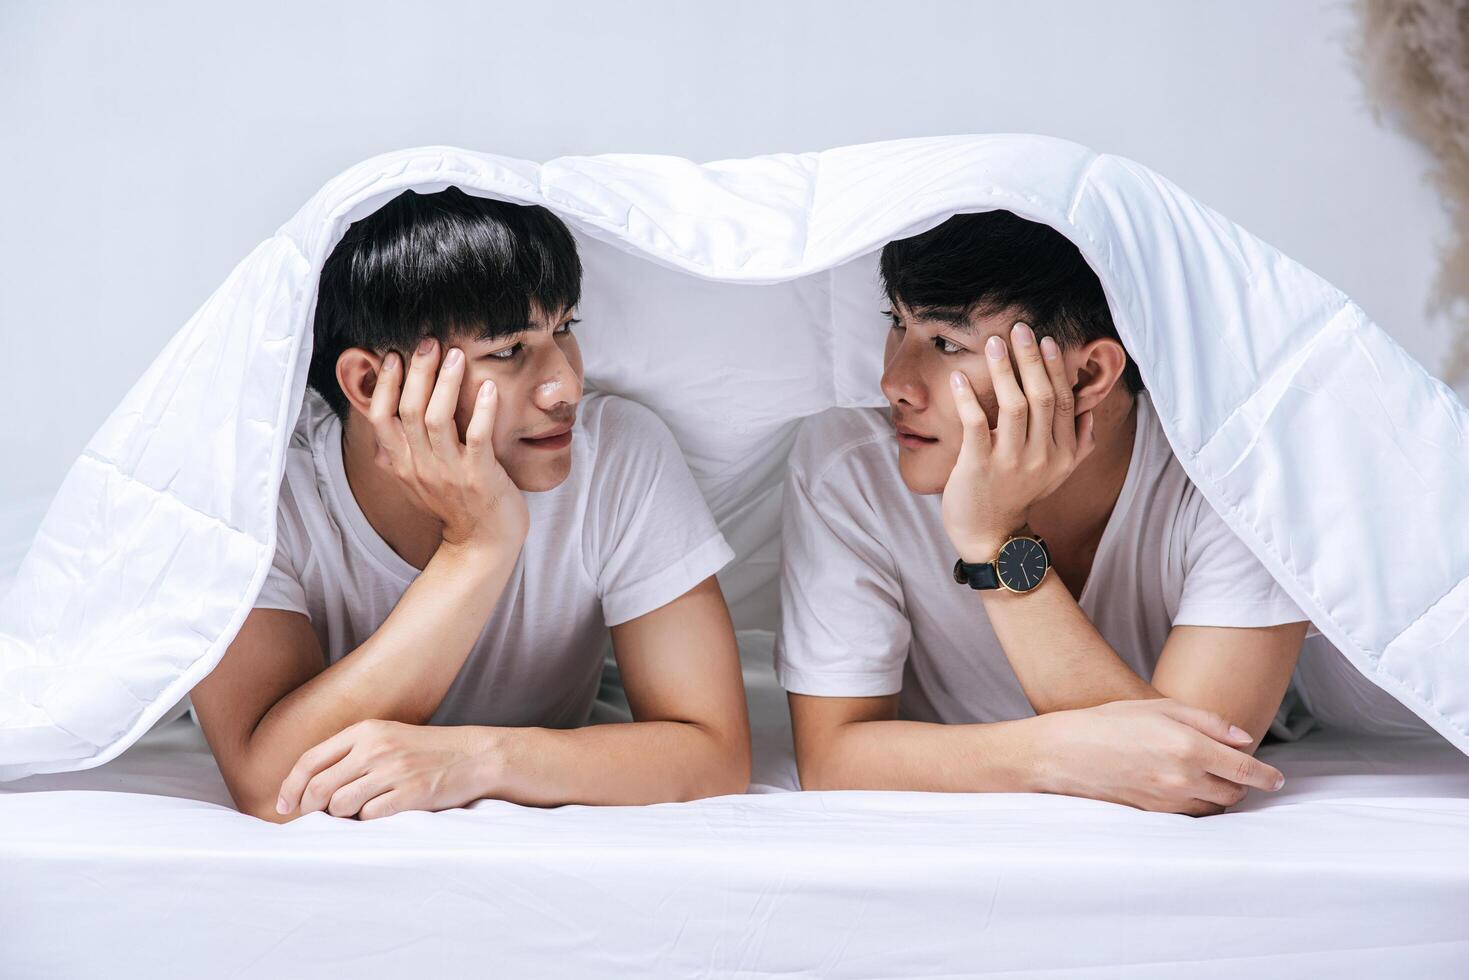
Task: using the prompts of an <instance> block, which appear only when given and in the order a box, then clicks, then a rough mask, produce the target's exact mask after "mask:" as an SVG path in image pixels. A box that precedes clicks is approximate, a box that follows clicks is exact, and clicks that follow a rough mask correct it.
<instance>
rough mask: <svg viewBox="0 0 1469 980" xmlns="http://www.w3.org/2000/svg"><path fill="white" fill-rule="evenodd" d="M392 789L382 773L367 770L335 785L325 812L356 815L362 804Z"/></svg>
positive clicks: (338, 815)
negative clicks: (335, 788) (335, 787)
mask: <svg viewBox="0 0 1469 980" xmlns="http://www.w3.org/2000/svg"><path fill="white" fill-rule="evenodd" d="M390 789H392V786H391V785H389V783H388V780H387V779H386V778H385V777H384V776H383V774H382V773H381V772H379V771H376V770H368V771H366V772H364V773H362V775H360V776H358V777H357V778H356V779H354V780H352V781H351V782H348V783H344V784H343V785H341V786H339V787H337V790H336V792H334V793H332V795H331V797H330V798H329V799H328V800H327V804H326V812H327V813H330V814H331V815H332V816H334V817H352V816H356V815H357V813H358V811H360V810H361V809H362V804H364V803H366V802H367V801H368V800H370V799H372V798H373V797H374V796H380V795H382V794H383V793H385V792H387V791H388V790H390Z"/></svg>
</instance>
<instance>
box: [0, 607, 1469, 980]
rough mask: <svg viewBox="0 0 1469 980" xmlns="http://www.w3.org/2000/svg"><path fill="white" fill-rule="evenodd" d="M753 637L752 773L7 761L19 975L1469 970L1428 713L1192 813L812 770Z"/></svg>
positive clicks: (7, 877)
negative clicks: (457, 804)
mask: <svg viewBox="0 0 1469 980" xmlns="http://www.w3.org/2000/svg"><path fill="white" fill-rule="evenodd" d="M742 639H743V640H744V641H745V647H746V654H747V662H748V664H749V665H750V666H749V670H748V674H749V676H748V678H747V681H748V683H749V686H750V693H751V706H752V714H753V717H754V721H755V728H756V742H757V756H758V758H757V766H756V776H755V779H756V782H757V785H756V786H754V787H753V789H754V790H755V791H756V792H754V793H752V794H749V795H744V796H726V797H719V798H716V799H711V800H703V801H699V802H695V803H679V804H666V805H661V806H650V807H600V808H599V807H585V806H568V807H562V808H559V809H554V810H542V809H536V808H532V807H521V806H516V805H514V804H510V803H504V802H499V801H489V800H483V801H480V802H478V803H476V804H474V805H473V806H470V807H468V808H466V809H462V810H453V811H447V812H444V813H439V814H428V813H407V814H400V815H398V816H394V817H389V818H387V819H384V820H378V821H365V822H359V821H354V820H342V819H339V818H335V817H330V816H326V815H324V814H313V815H311V816H309V817H305V818H303V819H301V820H298V821H296V822H293V823H290V824H286V825H276V824H271V823H267V822H264V821H260V820H257V819H255V818H253V817H248V816H244V815H241V814H239V813H237V812H235V811H234V809H233V808H232V807H231V806H230V805H229V796H228V794H227V793H226V791H225V788H224V784H223V782H222V781H221V779H220V776H219V773H218V770H217V769H216V768H215V765H214V762H213V760H212V758H211V756H210V754H209V751H208V748H207V746H206V745H205V744H204V741H203V738H202V736H201V735H200V733H199V730H198V729H197V728H196V727H195V726H194V725H193V723H192V722H190V721H189V720H188V719H187V718H184V719H181V720H179V721H176V722H173V723H170V724H168V725H165V726H163V727H161V728H158V729H155V730H154V731H152V732H151V733H149V734H148V735H146V736H145V737H144V738H143V739H142V740H141V741H140V742H139V743H138V744H137V745H135V746H134V747H133V748H132V749H130V750H129V751H128V752H126V753H124V754H123V755H122V756H120V757H119V758H117V759H115V760H113V761H112V762H110V763H108V764H106V765H103V766H101V767H98V768H96V769H91V770H86V771H82V772H74V773H63V774H56V775H41V776H32V777H29V778H26V779H22V780H18V781H15V782H10V783H5V784H0V868H3V869H4V871H3V879H0V881H3V886H0V975H4V976H6V977H58V976H101V975H109V976H149V977H168V976H185V975H187V976H200V975H206V976H218V977H224V976H235V975H248V976H280V977H293V976H306V975H309V974H312V973H316V972H324V973H325V974H326V975H329V976H349V975H350V976H353V977H376V976H385V977H386V976H392V977H399V976H403V975H405V974H406V975H414V976H435V975H452V974H454V973H460V972H467V973H471V974H475V975H479V974H486V973H488V974H493V975H502V976H549V977H575V976H631V977H646V976H650V975H678V976H709V975H729V974H737V975H745V976H771V975H782V976H820V977H876V976H894V975H905V976H917V977H941V976H956V975H965V976H969V975H985V976H1025V977H1094V976H1116V975H1118V974H1119V973H1125V975H1127V976H1135V977H1178V976H1185V975H1186V976H1190V977H1215V976H1218V977H1239V976H1245V975H1248V976H1250V977H1252V978H1264V977H1292V978H1299V977H1303V976H1306V977H1324V976H1338V975H1339V976H1352V977H1357V976H1368V975H1382V976H1395V977H1402V976H1413V977H1431V976H1442V977H1462V976H1464V975H1465V972H1466V965H1469V758H1466V757H1465V756H1464V755H1463V754H1462V753H1461V752H1459V751H1458V750H1456V749H1455V748H1454V747H1453V746H1452V745H1450V744H1449V743H1447V742H1445V741H1443V740H1442V739H1440V738H1439V737H1438V736H1436V735H1426V736H1423V737H1420V738H1403V739H1384V738H1365V737H1362V736H1345V735H1334V734H1332V733H1328V732H1321V731H1317V732H1314V733H1312V734H1311V735H1308V736H1307V737H1306V738H1305V739H1303V740H1302V741H1300V742H1297V743H1281V744H1275V745H1270V746H1267V747H1265V748H1264V749H1262V750H1261V752H1260V755H1261V757H1262V758H1265V759H1268V760H1270V761H1271V762H1272V763H1274V764H1275V765H1277V766H1279V767H1280V768H1281V769H1282V770H1284V772H1285V773H1286V776H1287V783H1286V787H1285V788H1284V789H1283V790H1281V791H1280V792H1279V793H1277V794H1274V795H1262V794H1256V793H1252V794H1251V796H1249V797H1247V798H1246V800H1245V801H1244V802H1243V803H1242V804H1241V805H1240V806H1239V807H1237V808H1236V809H1235V810H1234V811H1233V812H1230V813H1227V814H1224V815H1221V816H1216V817H1206V818H1202V819H1195V818H1190V817H1184V816H1176V815H1169V814H1155V813H1145V812H1142V811H1138V810H1133V809H1129V808H1127V807H1122V806H1118V805H1114V804H1108V803H1098V802H1094V801H1089V800H1081V799H1072V798H1067V797H1060V796H1045V795H1025V794H962V795H960V794H954V795H950V794H930V793H877V792H820V793H791V792H785V791H784V790H785V789H786V788H789V787H791V786H793V785H794V783H793V778H792V777H793V768H794V767H793V764H792V762H791V755H790V744H789V729H788V727H787V725H786V715H785V706H784V698H783V697H782V695H781V693H780V692H779V691H778V690H777V688H776V686H775V683H774V678H773V676H772V674H771V671H770V670H769V667H768V659H767V658H768V647H769V643H768V636H761V635H750V634H746V635H745V636H744V637H742ZM614 715H615V712H613V711H607V712H604V716H605V717H612V716H614ZM1123 967H1126V969H1125V970H1124V969H1123Z"/></svg>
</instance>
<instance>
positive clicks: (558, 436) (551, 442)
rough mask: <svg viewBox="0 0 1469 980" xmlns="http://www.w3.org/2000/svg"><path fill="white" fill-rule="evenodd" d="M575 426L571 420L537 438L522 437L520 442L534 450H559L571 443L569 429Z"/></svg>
mask: <svg viewBox="0 0 1469 980" xmlns="http://www.w3.org/2000/svg"><path fill="white" fill-rule="evenodd" d="M575 424H576V423H575V420H572V421H571V422H568V423H566V424H565V425H560V426H557V427H556V428H554V429H551V430H550V431H549V432H543V433H541V434H540V435H538V436H523V437H522V438H521V440H520V441H521V442H523V443H525V444H526V445H527V446H531V447H534V448H536V449H561V448H562V447H564V446H566V445H568V444H569V443H570V442H571V427H572V426H573V425H575Z"/></svg>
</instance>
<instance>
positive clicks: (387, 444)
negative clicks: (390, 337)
mask: <svg viewBox="0 0 1469 980" xmlns="http://www.w3.org/2000/svg"><path fill="white" fill-rule="evenodd" d="M402 390H403V358H402V357H401V356H400V355H399V354H398V352H397V351H395V350H392V351H388V353H387V355H386V356H385V357H383V360H382V366H381V367H379V368H378V372H377V382H376V383H375V384H374V385H373V389H372V401H371V403H370V404H369V405H368V408H367V419H368V421H369V422H371V423H372V432H373V435H374V436H376V437H377V444H378V448H379V449H380V450H381V451H382V452H383V454H384V455H385V456H386V457H387V459H388V461H389V462H392V461H394V460H397V459H400V458H402V455H403V453H404V451H405V450H406V449H407V443H406V442H405V441H404V439H403V423H402V422H400V421H399V420H398V400H399V398H400V397H401V392H402Z"/></svg>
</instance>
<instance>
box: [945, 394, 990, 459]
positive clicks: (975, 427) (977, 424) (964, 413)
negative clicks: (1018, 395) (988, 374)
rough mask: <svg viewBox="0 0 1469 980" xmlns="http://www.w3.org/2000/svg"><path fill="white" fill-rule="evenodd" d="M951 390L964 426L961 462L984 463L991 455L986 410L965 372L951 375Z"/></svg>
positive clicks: (960, 447)
mask: <svg viewBox="0 0 1469 980" xmlns="http://www.w3.org/2000/svg"><path fill="white" fill-rule="evenodd" d="M949 390H950V391H952V392H953V393H954V407H955V409H957V410H958V412H959V421H960V422H961V423H963V425H964V441H963V443H962V444H960V446H959V460H960V461H961V462H966V463H970V464H977V463H982V462H983V461H984V460H985V459H987V458H989V454H990V421H989V419H988V418H986V417H985V414H984V408H983V407H981V406H980V404H979V398H978V397H977V396H976V395H975V394H974V386H973V385H972V384H970V382H969V377H968V375H966V374H965V373H964V372H963V371H953V372H950V374H949Z"/></svg>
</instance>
